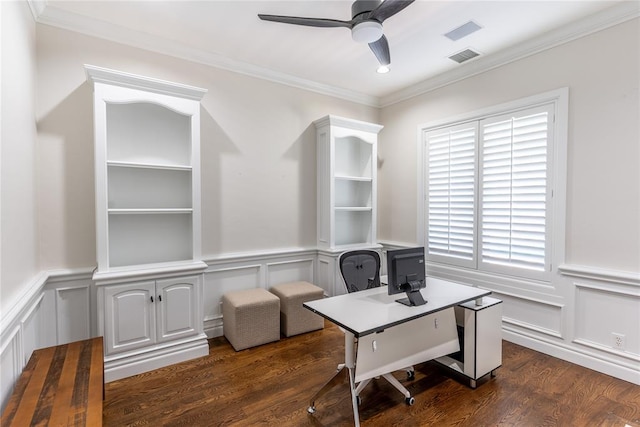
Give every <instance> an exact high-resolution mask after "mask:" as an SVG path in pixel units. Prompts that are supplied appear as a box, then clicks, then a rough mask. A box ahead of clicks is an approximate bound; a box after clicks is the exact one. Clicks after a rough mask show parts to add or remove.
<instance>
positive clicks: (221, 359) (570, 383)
mask: <svg viewBox="0 0 640 427" xmlns="http://www.w3.org/2000/svg"><path fill="white" fill-rule="evenodd" d="M325 326H326V327H325V329H324V330H322V331H317V332H311V333H308V334H303V335H299V336H296V337H292V338H283V339H282V340H280V341H279V342H277V343H272V344H267V345H263V346H260V347H256V348H252V349H248V350H243V351H240V352H235V351H234V350H233V348H232V347H231V345H230V344H229V343H228V342H227V341H226V339H225V338H224V337H220V338H215V339H212V340H210V341H209V345H210V352H209V356H208V357H203V358H200V359H196V360H193V361H190V362H186V363H181V364H177V365H173V366H170V367H166V368H163V369H159V370H156V371H153V372H149V373H146V374H142V375H138V376H135V377H130V378H126V379H122V380H119V381H114V382H111V383H109V384H107V385H106V398H105V402H104V417H103V419H104V425H105V426H236V425H237V426H255V425H263V426H279V427H284V426H342V425H344V426H348V425H352V424H353V421H352V418H351V417H352V415H351V414H352V411H351V406H350V398H349V393H348V389H347V387H346V384H345V386H344V387H336V388H335V389H334V390H332V391H331V392H329V393H328V394H326V395H325V396H324V397H323V398H321V399H319V400H318V401H317V402H316V408H317V411H316V413H315V414H313V415H309V414H308V413H307V407H308V406H309V399H310V398H311V397H312V396H313V395H314V393H315V392H316V391H317V390H318V389H319V388H320V387H321V386H322V385H323V384H324V383H325V382H326V381H327V380H328V379H329V378H330V377H331V376H332V375H333V373H334V372H335V368H336V365H337V364H338V363H340V362H341V361H342V360H343V358H344V353H343V346H344V338H343V334H342V333H341V332H340V330H339V329H338V328H337V327H335V326H333V325H331V324H330V323H325ZM415 368H416V377H415V380H413V381H410V382H409V381H407V380H406V379H404V377H403V373H401V372H399V373H397V376H398V378H399V379H401V381H402V382H403V383H404V384H405V385H406V386H407V388H408V389H409V391H410V392H411V393H412V395H413V396H414V397H415V399H416V403H415V405H414V406H407V405H406V404H405V403H404V397H403V396H402V395H401V394H400V393H399V392H398V391H397V390H396V389H394V388H392V387H391V386H390V385H389V384H388V383H387V382H386V381H384V380H376V381H373V382H372V384H370V385H369V386H368V387H367V388H366V389H365V390H364V391H363V392H362V394H361V397H362V404H361V406H360V420H361V423H362V425H363V427H366V426H385V427H386V426H527V427H528V426H617V427H625V425H628V426H632V427H638V426H640V387H639V386H636V385H634V384H631V383H629V382H626V381H622V380H618V379H615V378H612V377H610V376H607V375H604V374H600V373H598V372H595V371H592V370H589V369H586V368H582V367H580V366H577V365H574V364H571V363H568V362H564V361H562V360H559V359H556V358H553V357H551V356H547V355H544V354H542V353H538V352H535V351H532V350H529V349H526V348H524V347H521V346H518V345H515V344H512V343H509V342H503V365H502V367H501V368H499V369H498V371H497V377H496V378H487V379H484V380H481V381H480V382H479V385H478V388H477V389H475V390H472V389H471V388H469V387H468V386H467V383H466V382H465V381H463V380H462V379H459V378H458V379H454V378H452V377H451V375H450V374H449V373H448V372H446V371H444V370H443V369H442V368H441V367H439V366H437V365H436V364H434V363H430V362H429V363H424V364H421V365H417V366H416V367H415Z"/></svg>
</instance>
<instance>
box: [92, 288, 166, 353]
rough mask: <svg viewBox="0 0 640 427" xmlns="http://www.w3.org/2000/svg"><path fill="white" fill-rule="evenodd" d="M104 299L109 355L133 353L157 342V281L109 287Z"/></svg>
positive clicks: (106, 289)
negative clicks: (130, 351) (124, 352)
mask: <svg viewBox="0 0 640 427" xmlns="http://www.w3.org/2000/svg"><path fill="white" fill-rule="evenodd" d="M104 296H105V299H104V301H105V314H104V315H105V319H104V334H105V344H106V349H105V351H106V353H107V354H113V353H119V352H123V351H128V350H133V349H136V348H140V347H144V346H148V345H150V344H153V343H154V342H155V337H156V321H155V313H156V304H155V281H148V282H138V283H131V284H126V285H115V286H107V287H105V290H104Z"/></svg>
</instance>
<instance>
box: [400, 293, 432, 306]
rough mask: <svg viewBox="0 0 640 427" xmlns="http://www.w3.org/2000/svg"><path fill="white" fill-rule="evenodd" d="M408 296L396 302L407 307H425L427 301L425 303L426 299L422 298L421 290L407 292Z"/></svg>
mask: <svg viewBox="0 0 640 427" xmlns="http://www.w3.org/2000/svg"><path fill="white" fill-rule="evenodd" d="M406 294H407V297H406V298H401V299H397V300H396V302H399V303H400V304H404V305H407V306H409V307H415V306H419V305H425V304H426V303H427V301H425V299H424V298H422V294H421V293H420V290H415V291H407V292H406Z"/></svg>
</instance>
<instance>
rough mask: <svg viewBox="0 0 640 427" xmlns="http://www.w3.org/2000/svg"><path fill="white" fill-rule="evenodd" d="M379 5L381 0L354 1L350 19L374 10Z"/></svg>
mask: <svg viewBox="0 0 640 427" xmlns="http://www.w3.org/2000/svg"><path fill="white" fill-rule="evenodd" d="M381 3H382V0H356V1H354V2H353V4H352V5H351V18H352V19H355V18H356V16H358V15H361V14H363V13H368V12H371V11H372V10H375V9H376V8H377V7H378V6H380V4H381Z"/></svg>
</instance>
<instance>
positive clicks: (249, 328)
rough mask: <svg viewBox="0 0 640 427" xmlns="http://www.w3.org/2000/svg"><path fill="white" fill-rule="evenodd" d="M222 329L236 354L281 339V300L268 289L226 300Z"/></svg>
mask: <svg viewBox="0 0 640 427" xmlns="http://www.w3.org/2000/svg"><path fill="white" fill-rule="evenodd" d="M222 329H223V331H224V336H225V337H226V338H227V340H229V342H230V343H231V345H232V346H233V348H234V349H235V350H236V351H239V350H244V349H245V348H249V347H254V346H257V345H261V344H266V343H269V342H272V341H278V340H279V339H280V299H278V297H276V296H275V295H273V294H272V293H270V292H269V291H267V290H266V289H261V288H257V289H247V290H242V291H233V292H228V293H226V294H224V295H223V296H222Z"/></svg>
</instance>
